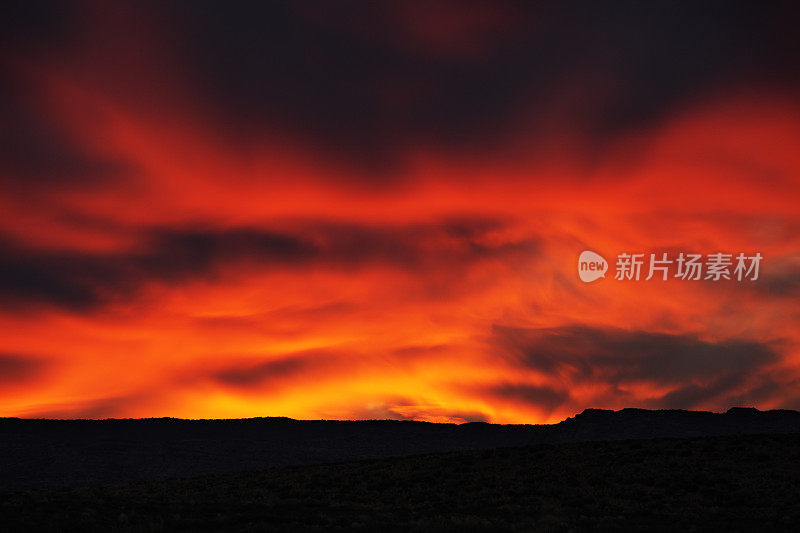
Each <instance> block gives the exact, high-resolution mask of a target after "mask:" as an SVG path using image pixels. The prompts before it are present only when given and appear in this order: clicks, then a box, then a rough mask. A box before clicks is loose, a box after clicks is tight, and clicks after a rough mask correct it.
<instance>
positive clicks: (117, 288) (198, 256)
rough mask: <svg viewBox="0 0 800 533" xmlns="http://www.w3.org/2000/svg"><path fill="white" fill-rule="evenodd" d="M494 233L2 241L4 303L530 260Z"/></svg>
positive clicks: (433, 229) (476, 229)
mask: <svg viewBox="0 0 800 533" xmlns="http://www.w3.org/2000/svg"><path fill="white" fill-rule="evenodd" d="M495 227H497V225H496V224H494V223H489V222H487V221H486V220H484V219H481V218H477V219H475V221H474V222H469V221H468V220H465V219H461V220H458V221H455V222H453V221H444V222H442V223H431V224H412V225H405V226H395V227H380V226H377V227H375V226H361V225H355V224H336V223H326V222H309V223H303V224H298V225H295V226H293V227H291V228H288V229H286V228H284V229H278V230H274V231H270V230H266V229H253V228H238V229H229V230H206V229H185V230H181V229H172V228H159V229H153V230H150V231H146V232H144V234H143V236H142V243H141V244H140V245H139V246H138V247H136V248H134V249H132V250H130V251H128V252H118V253H92V252H78V251H57V250H41V249H37V248H32V247H30V246H26V245H23V244H21V243H19V242H15V241H11V240H8V239H5V240H3V241H2V242H0V245H2V246H3V249H4V254H3V256H2V257H0V301H2V302H3V303H4V304H6V305H14V306H18V307H19V306H22V307H25V306H35V305H38V304H43V303H44V304H50V305H55V306H59V307H65V308H68V309H71V310H74V311H87V310H91V309H94V308H96V307H97V306H100V305H103V304H106V303H109V302H113V301H115V300H118V299H127V298H130V297H132V296H134V295H135V293H136V290H137V289H138V288H139V287H140V286H141V285H142V284H145V283H148V282H158V283H167V284H177V283H181V282H183V281H186V280H191V279H198V278H202V279H211V280H213V279H216V278H218V277H219V276H222V275H224V273H225V272H226V269H229V268H237V267H247V266H250V267H254V268H259V269H270V268H279V267H287V266H288V267H295V268H330V269H339V270H341V269H344V270H357V269H360V268H363V267H365V266H366V265H369V264H373V265H374V264H386V265H390V266H393V267H395V268H399V269H404V270H411V271H418V270H419V269H427V270H445V271H450V272H452V271H455V270H459V269H465V268H468V267H469V266H470V265H471V264H474V263H475V262H478V261H482V260H486V259H492V258H503V257H510V256H520V257H529V256H530V255H531V254H533V253H535V252H536V250H537V249H538V248H537V247H538V244H537V242H536V241H535V240H533V239H529V240H522V241H514V242H509V243H501V244H489V243H488V241H487V240H486V239H485V237H486V235H487V234H488V233H489V232H490V231H491V230H492V229H493V228H495ZM485 241H487V242H485Z"/></svg>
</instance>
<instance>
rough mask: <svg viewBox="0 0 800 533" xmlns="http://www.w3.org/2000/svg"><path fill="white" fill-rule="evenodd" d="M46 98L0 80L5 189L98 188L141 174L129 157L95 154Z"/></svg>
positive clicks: (0, 175)
mask: <svg viewBox="0 0 800 533" xmlns="http://www.w3.org/2000/svg"><path fill="white" fill-rule="evenodd" d="M42 100H43V97H42V94H41V92H40V91H38V90H37V88H36V87H35V86H32V85H31V84H28V83H23V82H19V81H18V82H16V83H12V82H11V81H10V80H4V81H0V183H2V184H3V185H4V186H5V187H6V189H8V188H12V187H13V188H15V189H23V190H24V189H35V188H36V187H37V186H47V187H76V186H83V187H88V186H94V187H96V186H98V185H104V184H108V183H112V182H117V181H119V180H121V179H126V178H130V177H132V176H134V175H135V174H136V173H137V169H136V166H135V165H134V164H132V163H131V162H129V161H126V160H124V159H121V158H118V157H113V156H110V155H107V154H102V153H96V151H94V150H93V149H92V148H90V147H89V146H87V145H86V143H85V142H82V141H81V140H80V139H78V138H77V137H76V136H75V135H74V134H73V133H71V132H70V131H69V129H68V128H67V127H66V126H65V125H64V124H62V123H60V122H59V118H58V115H57V114H55V113H54V112H53V111H52V110H49V109H47V106H45V105H43V104H42Z"/></svg>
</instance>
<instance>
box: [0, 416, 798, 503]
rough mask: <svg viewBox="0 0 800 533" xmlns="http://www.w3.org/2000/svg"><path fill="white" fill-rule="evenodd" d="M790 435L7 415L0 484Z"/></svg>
mask: <svg viewBox="0 0 800 533" xmlns="http://www.w3.org/2000/svg"><path fill="white" fill-rule="evenodd" d="M787 433H800V412H797V411H789V410H773V411H759V410H757V409H753V408H732V409H730V410H728V411H727V412H725V413H712V412H704V411H684V410H655V411H651V410H644V409H622V410H620V411H610V410H601V409H587V410H585V411H583V412H582V413H580V414H578V415H576V416H575V417H570V418H568V419H566V420H564V421H562V422H559V423H557V424H551V425H498V424H488V423H483V422H472V423H466V424H461V425H455V424H433V423H427V422H414V421H395V420H370V421H323V420H307V421H306V420H293V419H289V418H251V419H235V420H182V419H175V418H155V419H108V420H46V419H18V418H4V419H0V455H2V457H3V461H0V490H15V489H28V488H38V487H57V486H80V485H97V484H110V483H126V482H135V481H156V480H163V479H170V478H184V477H190V476H197V475H205V474H222V473H231V472H238V471H253V470H260V469H267V468H271V467H279V466H290V465H310V464H319V463H334V462H344V461H354V460H364V459H382V458H389V457H400V456H410V455H420V454H429V453H438V452H455V451H467V450H486V449H492V448H505V447H520V446H530V445H536V444H557V443H567V442H586V441H613V440H625V439H655V438H691V437H711V436H725V435H756V434H787Z"/></svg>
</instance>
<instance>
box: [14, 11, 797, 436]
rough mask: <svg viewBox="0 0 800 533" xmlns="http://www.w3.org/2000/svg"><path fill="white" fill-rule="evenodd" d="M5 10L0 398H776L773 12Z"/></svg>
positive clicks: (793, 320)
mask: <svg viewBox="0 0 800 533" xmlns="http://www.w3.org/2000/svg"><path fill="white" fill-rule="evenodd" d="M0 10H2V12H0V68H2V70H3V72H4V73H5V74H7V75H6V76H3V77H2V82H0V188H1V191H2V192H1V193H0V251H1V252H2V253H0V382H2V383H3V387H2V388H0V415H6V416H59V417H74V416H90V417H106V416H183V417H240V416H268V415H275V416H293V417H300V418H373V417H378V418H397V419H419V420H432V421H455V422H463V421H471V420H489V421H494V422H543V421H554V420H558V419H560V418H563V417H565V416H569V415H572V414H574V412H576V411H580V410H582V409H584V408H586V407H607V408H620V407H628V406H634V407H665V408H676V407H681V408H699V409H727V408H728V407H730V406H731V405H733V404H741V405H744V404H747V405H755V406H758V407H761V408H773V407H789V408H800V396H798V394H797V393H796V392H795V391H796V390H797V384H798V382H799V381H798V380H800V367H798V364H800V351H799V350H800V349H799V348H798V336H797V330H798V324H800V314H798V312H797V309H796V308H795V307H796V305H795V300H796V296H797V288H798V279H800V278H798V268H797V267H798V250H800V217H799V216H798V213H797V203H798V200H800V156H799V155H798V154H800V105H798V102H797V99H796V94H798V92H797V91H798V89H799V88H800V86H799V85H798V82H800V67H799V66H800V61H798V58H799V57H800V38H798V35H797V31H796V28H797V27H798V26H799V25H800V20H798V19H799V18H800V10H798V9H796V8H795V7H794V6H792V5H791V4H790V3H780V2H778V3H772V4H770V5H760V6H758V7H756V6H753V5H752V4H751V3H748V2H726V3H725V4H724V5H718V4H714V3H706V4H703V5H700V6H698V5H693V4H689V3H680V2H678V3H676V2H664V3H655V4H653V3H648V4H647V5H644V4H641V3H636V2H633V3H621V4H614V5H600V4H598V3H596V2H568V3H564V4H557V5H556V4H553V5H541V4H540V5H528V4H524V3H519V2H494V1H493V2H488V1H487V2H484V1H466V2H450V1H444V0H442V1H436V2H430V3H427V4H426V6H425V8H424V9H422V8H420V7H419V5H418V4H417V3H416V2H405V1H396V2H395V1H392V2H381V3H375V4H365V3H363V2H352V3H351V2H340V3H337V4H336V5H329V4H326V3H319V2H270V3H268V4H258V3H252V2H228V3H226V4H224V5H222V4H220V3H218V2H205V1H202V2H192V3H191V5H190V4H189V3H186V2H119V3H116V4H115V5H114V6H113V7H111V6H106V5H104V4H102V3H95V2H72V3H63V2H59V3H52V4H51V3H49V2H5V3H4V4H3V6H2V7H1V8H0ZM587 249H588V250H593V251H596V252H597V253H600V254H601V255H603V256H604V257H606V258H608V259H609V260H610V262H611V263H612V269H613V258H614V257H615V256H616V254H618V253H621V252H629V253H631V252H633V253H646V254H649V253H662V252H669V253H677V252H680V251H683V252H694V253H703V254H708V253H715V252H727V253H738V252H745V253H748V254H750V253H755V252H760V253H761V254H762V255H763V256H764V258H765V259H764V263H763V266H762V273H761V278H760V279H759V280H757V281H753V282H748V283H744V282H742V283H738V282H735V281H732V282H720V283H711V282H698V283H691V282H683V281H679V280H674V279H673V280H670V281H666V282H661V281H657V280H653V281H649V282H638V283H635V282H631V283H625V282H617V281H614V280H613V279H611V278H612V277H613V276H608V277H607V279H605V280H600V281H598V282H595V283H593V284H583V283H581V282H580V281H579V279H578V277H577V275H576V261H577V257H578V255H579V254H580V252H582V251H583V250H587ZM609 273H611V271H610V272H609Z"/></svg>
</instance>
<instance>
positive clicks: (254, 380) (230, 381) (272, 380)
mask: <svg viewBox="0 0 800 533" xmlns="http://www.w3.org/2000/svg"><path fill="white" fill-rule="evenodd" d="M330 358H331V354H330V353H327V352H320V351H311V352H305V353H302V354H299V355H293V356H290V357H285V358H282V359H276V360H273V361H267V362H264V363H257V364H244V365H239V366H235V367H231V368H226V369H224V370H221V371H219V372H217V373H216V374H215V375H214V379H215V380H216V381H218V382H220V383H222V384H223V385H228V386H231V387H236V388H253V387H258V388H260V387H264V386H271V385H272V386H274V385H276V384H277V383H278V382H280V381H282V380H284V379H288V378H291V377H293V376H296V375H298V374H301V373H303V374H305V373H306V372H308V371H309V370H311V369H312V368H314V367H319V366H320V365H324V364H325V363H326V362H329V361H330Z"/></svg>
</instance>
